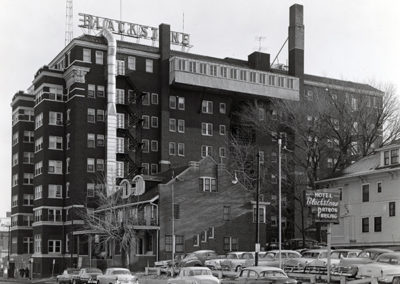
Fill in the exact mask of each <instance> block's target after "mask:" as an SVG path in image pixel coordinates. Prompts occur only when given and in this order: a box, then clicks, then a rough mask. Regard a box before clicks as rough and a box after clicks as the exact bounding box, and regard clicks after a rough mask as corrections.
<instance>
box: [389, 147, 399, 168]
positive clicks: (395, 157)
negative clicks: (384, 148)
mask: <svg viewBox="0 0 400 284" xmlns="http://www.w3.org/2000/svg"><path fill="white" fill-rule="evenodd" d="M390 163H391V164H392V165H393V164H398V163H399V150H398V149H395V150H391V151H390Z"/></svg>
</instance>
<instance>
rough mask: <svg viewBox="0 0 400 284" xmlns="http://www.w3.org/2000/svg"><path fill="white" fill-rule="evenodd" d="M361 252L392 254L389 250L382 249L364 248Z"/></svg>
mask: <svg viewBox="0 0 400 284" xmlns="http://www.w3.org/2000/svg"><path fill="white" fill-rule="evenodd" d="M363 251H372V252H393V251H392V250H391V249H384V248H366V249H363Z"/></svg>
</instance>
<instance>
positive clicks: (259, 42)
mask: <svg viewBox="0 0 400 284" xmlns="http://www.w3.org/2000/svg"><path fill="white" fill-rule="evenodd" d="M264 39H266V37H265V36H257V37H256V40H257V41H258V51H259V52H260V51H261V50H262V49H263V47H262V44H261V43H262V41H263V40H264Z"/></svg>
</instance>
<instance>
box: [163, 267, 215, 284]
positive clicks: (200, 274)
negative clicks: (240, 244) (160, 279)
mask: <svg viewBox="0 0 400 284" xmlns="http://www.w3.org/2000/svg"><path fill="white" fill-rule="evenodd" d="M194 283H196V284H220V281H219V279H218V278H217V277H215V276H213V275H212V272H211V269H210V268H208V267H199V266H195V267H182V268H181V271H180V272H179V274H178V276H176V277H175V278H170V279H168V281H167V284H194Z"/></svg>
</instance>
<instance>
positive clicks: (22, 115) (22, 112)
mask: <svg viewBox="0 0 400 284" xmlns="http://www.w3.org/2000/svg"><path fill="white" fill-rule="evenodd" d="M33 118H34V116H33V109H32V108H29V107H23V106H20V107H17V108H16V109H15V110H14V111H13V113H12V125H13V126H14V125H15V124H16V123H17V122H18V121H30V122H31V121H33Z"/></svg>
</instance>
